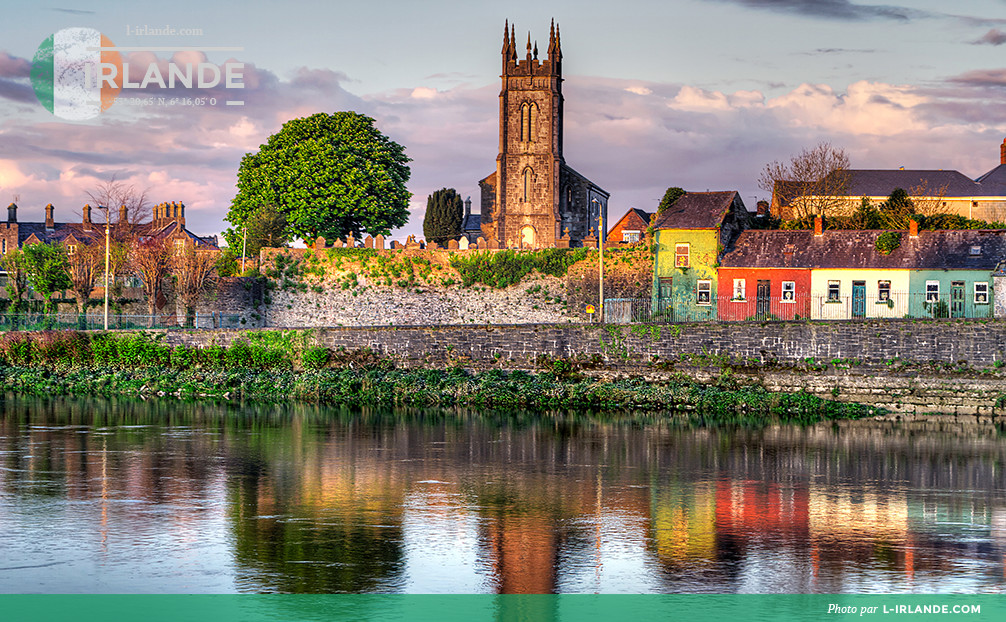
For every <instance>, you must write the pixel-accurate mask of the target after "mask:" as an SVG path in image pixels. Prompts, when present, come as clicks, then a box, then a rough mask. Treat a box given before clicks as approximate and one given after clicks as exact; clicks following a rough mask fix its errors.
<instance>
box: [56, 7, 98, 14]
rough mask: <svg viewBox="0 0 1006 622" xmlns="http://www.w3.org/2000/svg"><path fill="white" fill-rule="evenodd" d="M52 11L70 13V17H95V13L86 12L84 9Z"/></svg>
mask: <svg viewBox="0 0 1006 622" xmlns="http://www.w3.org/2000/svg"><path fill="white" fill-rule="evenodd" d="M49 10H50V11H57V12H59V13H69V14H70V15H95V14H96V13H95V12H94V11H85V10H83V9H56V8H54V9H49Z"/></svg>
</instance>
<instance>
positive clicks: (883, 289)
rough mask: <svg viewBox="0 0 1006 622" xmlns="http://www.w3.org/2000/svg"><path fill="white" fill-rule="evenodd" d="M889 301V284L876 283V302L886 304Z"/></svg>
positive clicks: (886, 282) (888, 282)
mask: <svg viewBox="0 0 1006 622" xmlns="http://www.w3.org/2000/svg"><path fill="white" fill-rule="evenodd" d="M890 299H891V282H890V281H877V302H887V301H888V300H890Z"/></svg>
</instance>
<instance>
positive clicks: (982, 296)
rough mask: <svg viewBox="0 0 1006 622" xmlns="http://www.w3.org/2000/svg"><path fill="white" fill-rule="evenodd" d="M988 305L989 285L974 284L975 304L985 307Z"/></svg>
mask: <svg viewBox="0 0 1006 622" xmlns="http://www.w3.org/2000/svg"><path fill="white" fill-rule="evenodd" d="M988 303H989V284H988V283H986V282H977V283H975V304H976V305H987V304H988Z"/></svg>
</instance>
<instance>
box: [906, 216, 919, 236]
mask: <svg viewBox="0 0 1006 622" xmlns="http://www.w3.org/2000/svg"><path fill="white" fill-rule="evenodd" d="M908 237H910V238H917V237H919V223H918V221H916V220H915V219H914V218H912V219H911V220H909V221H908Z"/></svg>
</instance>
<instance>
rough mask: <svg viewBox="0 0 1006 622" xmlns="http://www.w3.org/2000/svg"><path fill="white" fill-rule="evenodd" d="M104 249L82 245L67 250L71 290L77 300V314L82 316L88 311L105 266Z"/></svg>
mask: <svg viewBox="0 0 1006 622" xmlns="http://www.w3.org/2000/svg"><path fill="white" fill-rule="evenodd" d="M104 256H105V253H104V249H102V248H99V247H98V246H97V245H94V244H91V245H87V244H81V245H79V246H77V247H76V248H74V249H73V252H72V253H71V252H69V249H67V259H68V260H69V270H68V272H69V276H70V289H72V290H73V295H74V296H75V297H76V298H77V313H78V314H80V315H81V316H83V315H84V313H85V312H86V311H87V301H88V300H89V299H90V298H91V292H92V291H94V280H95V278H96V277H97V276H98V274H99V273H100V272H102V271H103V270H101V269H100V268H99V266H101V268H103V267H104V266H102V260H103V259H104Z"/></svg>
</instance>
